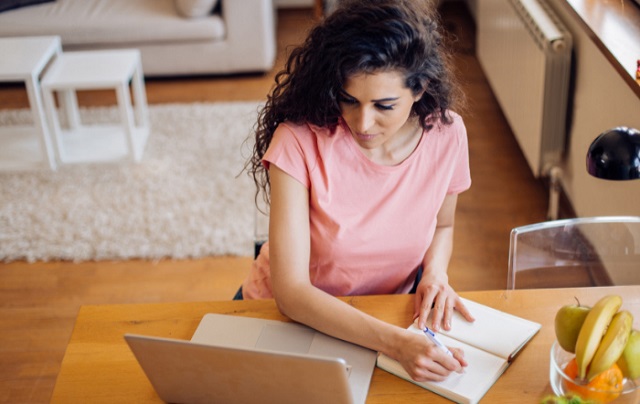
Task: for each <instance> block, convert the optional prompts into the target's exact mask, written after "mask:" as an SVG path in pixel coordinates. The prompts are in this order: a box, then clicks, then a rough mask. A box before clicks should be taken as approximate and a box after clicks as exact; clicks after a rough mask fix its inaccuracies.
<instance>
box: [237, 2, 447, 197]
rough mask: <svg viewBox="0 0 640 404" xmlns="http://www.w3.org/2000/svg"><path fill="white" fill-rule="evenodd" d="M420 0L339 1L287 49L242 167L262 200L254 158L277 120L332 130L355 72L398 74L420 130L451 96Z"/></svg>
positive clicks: (264, 182) (261, 177) (434, 23)
mask: <svg viewBox="0 0 640 404" xmlns="http://www.w3.org/2000/svg"><path fill="white" fill-rule="evenodd" d="M428 3H429V2H428V1H415V0H413V1H412V0H341V1H340V6H339V8H338V9H337V10H335V11H334V12H333V13H332V14H331V15H329V16H328V17H327V18H326V19H324V20H323V21H322V22H321V23H320V24H319V25H317V26H316V27H315V28H313V29H312V31H311V32H310V33H309V35H308V37H307V39H306V40H305V42H304V43H303V44H302V45H301V46H299V47H297V48H295V49H294V50H292V52H291V54H290V56H289V58H288V60H287V62H286V64H285V68H284V69H283V70H282V71H280V72H279V73H278V74H277V75H276V77H275V86H274V88H273V90H272V91H271V94H270V95H269V96H268V97H267V102H266V104H265V106H264V107H263V108H262V110H261V111H260V113H259V115H258V121H257V124H256V133H255V144H254V146H253V155H252V157H251V158H250V160H249V161H248V162H247V165H246V169H247V171H248V172H249V174H250V175H252V176H253V179H254V181H255V183H256V186H257V191H256V201H257V198H258V196H259V194H260V192H261V191H263V192H264V193H263V197H264V199H265V201H266V202H267V203H268V202H269V199H270V198H269V191H270V183H269V175H268V171H267V170H266V169H265V167H264V166H263V164H262V158H263V156H264V154H265V152H266V151H267V148H268V147H269V144H270V143H271V139H272V138H273V133H274V132H275V130H276V128H277V127H278V125H279V124H280V123H282V122H285V121H289V122H293V123H297V124H301V123H309V124H313V125H316V126H320V127H327V128H329V129H330V130H331V131H333V130H334V129H335V128H336V126H337V125H338V121H339V118H340V116H341V111H340V105H339V100H340V92H341V90H342V88H343V86H344V84H345V82H346V80H347V79H348V78H349V77H351V76H353V75H356V74H360V73H367V74H371V73H376V72H384V71H400V72H402V73H403V75H404V77H405V85H406V87H407V88H408V89H410V90H411V91H412V92H413V94H414V95H417V94H419V93H420V92H422V91H424V93H423V95H422V98H421V99H420V100H418V101H417V102H416V103H415V104H414V105H413V108H412V111H411V113H412V115H415V116H418V118H419V121H420V122H421V123H422V126H423V128H424V129H425V130H429V129H431V127H432V126H433V124H434V123H436V121H438V120H439V121H440V122H441V123H443V124H450V123H451V119H450V117H449V116H448V114H447V110H448V109H450V108H451V107H452V105H453V103H454V100H456V99H457V98H458V95H459V93H458V91H457V87H456V86H454V79H453V75H452V73H451V69H450V68H449V65H450V64H449V60H448V59H449V55H448V54H447V53H446V49H445V46H444V43H443V42H444V41H443V36H442V34H441V33H440V31H439V30H440V26H439V24H438V19H437V14H436V13H435V10H434V9H433V8H432V6H429V5H428Z"/></svg>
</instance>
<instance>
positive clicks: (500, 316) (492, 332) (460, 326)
mask: <svg viewBox="0 0 640 404" xmlns="http://www.w3.org/2000/svg"><path fill="white" fill-rule="evenodd" d="M462 300H463V302H464V304H465V306H466V307H467V309H469V311H470V312H471V314H472V315H473V317H475V319H476V321H474V322H473V323H470V322H468V321H467V320H465V319H464V318H463V317H462V315H461V314H460V313H458V312H457V311H456V312H455V313H454V315H453V319H452V321H451V330H449V331H445V330H442V329H441V330H440V333H441V334H444V335H447V336H449V337H452V338H454V339H457V340H460V341H462V342H465V343H467V344H469V345H473V346H475V347H478V348H480V349H483V350H485V351H487V352H491V353H494V354H496V355H498V356H500V357H503V358H505V359H511V358H512V357H513V356H514V355H515V354H516V353H517V352H518V351H519V350H520V348H522V347H523V346H524V345H525V344H526V343H527V342H528V341H529V340H530V339H531V338H532V337H533V336H534V335H535V334H536V333H537V332H538V330H539V329H540V327H541V326H540V324H538V323H536V322H533V321H529V320H526V319H524V318H521V317H517V316H514V315H511V314H508V313H505V312H502V311H499V310H496V309H494V308H491V307H488V306H485V305H482V304H480V303H476V302H473V301H471V300H468V299H464V298H463V299H462Z"/></svg>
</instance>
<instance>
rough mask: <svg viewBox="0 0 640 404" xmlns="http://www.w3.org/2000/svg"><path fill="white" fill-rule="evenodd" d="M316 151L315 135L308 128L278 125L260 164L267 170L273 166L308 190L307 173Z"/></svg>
mask: <svg viewBox="0 0 640 404" xmlns="http://www.w3.org/2000/svg"><path fill="white" fill-rule="evenodd" d="M316 155H317V150H316V147H315V134H314V133H313V132H312V131H311V130H310V129H309V128H308V126H304V125H300V126H295V125H290V124H280V125H279V126H278V128H277V129H276V131H275V132H274V134H273V139H271V143H270V144H269V148H268V149H267V152H266V153H265V155H264V157H263V159H262V162H263V164H264V165H265V167H267V169H269V166H270V164H275V165H276V166H278V168H280V169H281V170H282V171H284V172H285V173H287V174H289V175H290V176H292V177H293V178H295V179H296V180H297V181H298V182H300V183H301V184H302V185H304V186H305V187H306V188H309V187H310V185H311V183H310V179H309V172H310V170H311V169H312V167H313V164H314V163H315V160H316Z"/></svg>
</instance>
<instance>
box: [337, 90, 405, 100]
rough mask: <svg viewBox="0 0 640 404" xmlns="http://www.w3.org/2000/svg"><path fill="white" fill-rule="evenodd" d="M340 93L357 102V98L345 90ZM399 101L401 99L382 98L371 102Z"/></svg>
mask: <svg viewBox="0 0 640 404" xmlns="http://www.w3.org/2000/svg"><path fill="white" fill-rule="evenodd" d="M340 92H341V93H342V95H343V96H346V97H348V98H351V99H354V100H357V98H356V97H354V96H353V95H351V94H349V93H348V92H346V91H345V90H344V89H342V90H340ZM398 99H400V97H387V98H380V99H377V100H371V102H391V101H397V100H398Z"/></svg>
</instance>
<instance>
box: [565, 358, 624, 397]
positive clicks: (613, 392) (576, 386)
mask: <svg viewBox="0 0 640 404" xmlns="http://www.w3.org/2000/svg"><path fill="white" fill-rule="evenodd" d="M564 373H565V374H566V375H567V376H568V377H569V378H570V379H571V381H569V380H567V381H565V387H566V388H567V390H568V391H571V392H572V393H574V394H576V395H578V396H580V397H581V398H583V399H585V400H591V401H594V402H596V403H608V402H610V401H613V400H615V399H616V398H618V396H619V395H620V393H621V392H622V388H623V386H622V383H623V380H624V376H623V374H622V370H620V368H619V367H618V365H616V364H613V366H611V367H610V368H609V369H607V370H605V371H604V372H602V373H600V374H599V375H597V376H596V377H594V378H593V380H591V381H590V382H589V383H583V382H581V381H580V380H579V379H578V364H577V363H576V360H575V358H574V359H572V360H571V361H570V362H569V363H567V366H566V367H565V368H564Z"/></svg>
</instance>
